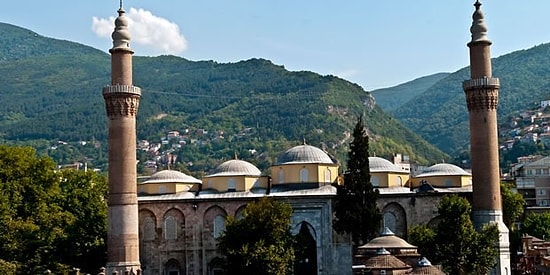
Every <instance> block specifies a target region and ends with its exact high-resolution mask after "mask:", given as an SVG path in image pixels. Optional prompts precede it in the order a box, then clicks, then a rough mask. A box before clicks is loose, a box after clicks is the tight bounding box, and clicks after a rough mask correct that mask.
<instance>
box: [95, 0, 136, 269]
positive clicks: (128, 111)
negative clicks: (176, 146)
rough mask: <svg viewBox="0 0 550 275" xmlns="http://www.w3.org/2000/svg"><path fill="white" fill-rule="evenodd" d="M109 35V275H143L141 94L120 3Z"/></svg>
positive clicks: (105, 92) (106, 95) (105, 91)
mask: <svg viewBox="0 0 550 275" xmlns="http://www.w3.org/2000/svg"><path fill="white" fill-rule="evenodd" d="M117 12H118V17H117V18H116V19H115V29H114V31H113V33H112V35H111V37H112V38H113V47H112V48H111V49H110V50H109V52H110V53H111V85H108V86H106V87H104V88H103V98H104V99H105V107H106V109H107V116H108V118H109V120H108V123H109V125H108V128H109V197H108V202H107V204H108V217H107V223H108V229H107V266H106V269H107V270H106V271H107V272H106V273H105V274H113V273H115V272H116V273H118V274H139V272H140V271H139V270H140V262H139V227H138V202H137V182H136V180H137V169H136V162H137V160H136V143H137V142H136V115H137V110H138V106H139V101H140V97H141V90H140V88H139V87H136V86H134V85H133V84H132V55H133V53H134V52H133V51H132V49H130V38H131V37H130V32H129V31H128V19H127V18H126V17H125V16H124V9H122V1H120V8H119V9H118V11H117Z"/></svg>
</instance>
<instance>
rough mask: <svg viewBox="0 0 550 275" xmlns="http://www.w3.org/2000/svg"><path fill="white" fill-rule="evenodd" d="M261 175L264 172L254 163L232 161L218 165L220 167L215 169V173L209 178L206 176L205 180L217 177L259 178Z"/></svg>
mask: <svg viewBox="0 0 550 275" xmlns="http://www.w3.org/2000/svg"><path fill="white" fill-rule="evenodd" d="M261 174H262V172H261V171H260V169H258V168H257V167H256V166H254V165H253V164H252V163H250V162H247V161H244V160H239V159H232V160H228V161H226V162H224V163H222V164H220V165H218V167H216V168H215V169H214V172H213V173H212V174H210V175H208V176H205V178H208V177H217V176H254V177H259V176H260V175H261Z"/></svg>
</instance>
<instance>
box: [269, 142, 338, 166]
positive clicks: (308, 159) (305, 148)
mask: <svg viewBox="0 0 550 275" xmlns="http://www.w3.org/2000/svg"><path fill="white" fill-rule="evenodd" d="M301 163H321V164H334V161H333V160H332V159H331V158H330V156H329V155H328V154H327V153H326V152H324V151H323V150H321V149H319V148H317V147H315V146H311V145H307V144H304V145H298V146H295V147H292V148H290V149H288V150H287V151H286V152H284V153H283V154H282V155H281V156H280V157H279V161H278V162H277V164H279V165H281V164H301Z"/></svg>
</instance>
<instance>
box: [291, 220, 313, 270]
mask: <svg viewBox="0 0 550 275" xmlns="http://www.w3.org/2000/svg"><path fill="white" fill-rule="evenodd" d="M312 233H313V235H314V234H315V232H314V231H313V228H312V227H311V226H310V225H309V224H308V223H306V222H302V223H301V225H300V232H298V234H297V235H296V246H295V247H294V250H295V253H296V261H295V262H294V274H303V275H316V274H317V243H316V242H315V238H314V237H313V235H312Z"/></svg>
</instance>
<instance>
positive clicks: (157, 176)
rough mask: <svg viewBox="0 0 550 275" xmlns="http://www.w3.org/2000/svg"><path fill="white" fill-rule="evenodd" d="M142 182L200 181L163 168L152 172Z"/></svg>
mask: <svg viewBox="0 0 550 275" xmlns="http://www.w3.org/2000/svg"><path fill="white" fill-rule="evenodd" d="M143 183H202V181H201V180H199V179H196V178H194V177H192V176H188V175H186V174H184V173H182V172H179V171H174V170H163V171H159V172H156V173H154V174H153V175H151V177H150V178H149V179H147V180H146V181H144V182H143Z"/></svg>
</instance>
